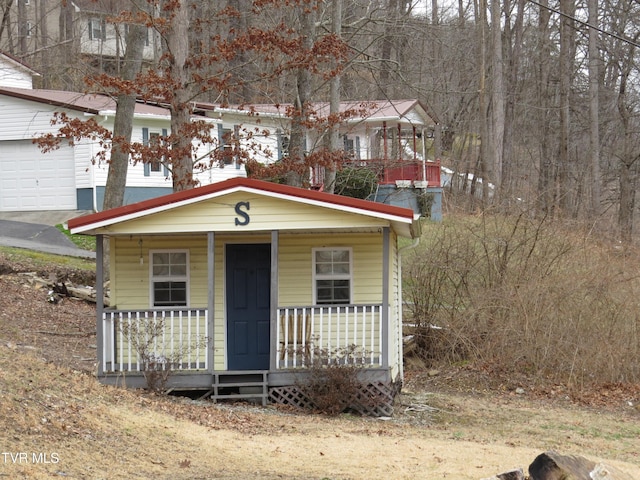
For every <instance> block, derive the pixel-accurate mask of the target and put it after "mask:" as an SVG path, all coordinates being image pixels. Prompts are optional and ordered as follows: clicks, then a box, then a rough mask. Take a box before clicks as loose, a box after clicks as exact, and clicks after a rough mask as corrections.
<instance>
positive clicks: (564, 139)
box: [556, 0, 575, 215]
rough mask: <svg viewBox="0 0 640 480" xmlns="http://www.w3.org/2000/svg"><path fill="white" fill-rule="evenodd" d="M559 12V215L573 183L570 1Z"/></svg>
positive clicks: (566, 211)
mask: <svg viewBox="0 0 640 480" xmlns="http://www.w3.org/2000/svg"><path fill="white" fill-rule="evenodd" d="M560 11H561V12H562V13H563V14H564V15H565V16H563V17H562V20H561V21H560V72H559V76H560V128H559V131H558V135H559V151H558V184H557V185H558V191H557V198H556V200H557V201H558V207H560V209H561V211H562V215H571V214H572V204H573V188H572V187H573V182H572V178H571V176H570V174H571V167H570V165H569V129H570V126H571V118H570V101H571V99H570V93H571V81H572V78H573V59H574V56H573V49H572V43H573V35H574V26H573V21H572V20H571V18H568V17H572V16H573V13H574V12H575V5H574V4H573V0H560Z"/></svg>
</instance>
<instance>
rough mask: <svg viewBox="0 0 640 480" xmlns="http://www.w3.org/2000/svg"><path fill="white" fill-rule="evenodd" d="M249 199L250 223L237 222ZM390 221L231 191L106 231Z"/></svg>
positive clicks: (281, 227)
mask: <svg viewBox="0 0 640 480" xmlns="http://www.w3.org/2000/svg"><path fill="white" fill-rule="evenodd" d="M239 202H249V204H250V208H249V210H247V209H246V208H244V209H243V210H244V211H245V212H246V214H248V215H249V216H250V222H249V224H248V225H245V226H242V225H236V224H235V221H236V219H240V220H242V217H239V216H238V214H237V213H236V210H235V208H236V204H238V203H239ZM387 223H388V222H386V221H385V220H381V219H376V218H372V217H369V216H366V215H358V214H352V213H345V212H343V211H337V210H332V209H328V208H326V207H318V206H314V205H306V204H303V203H298V202H293V201H290V200H283V199H279V198H272V197H266V196H262V195H258V194H249V193H240V192H238V193H232V194H227V195H224V196H222V197H219V198H214V199H211V200H206V201H201V202H198V203H194V204H190V205H185V206H183V207H176V208H173V209H171V210H169V211H166V212H159V213H156V214H152V215H147V216H145V217H143V218H138V219H134V220H130V221H127V222H121V223H119V224H117V225H113V226H109V227H105V228H104V229H103V232H104V233H119V234H122V233H131V234H138V233H158V234H162V233H180V232H196V231H199V232H207V231H217V232H219V231H224V232H229V231H231V232H237V233H244V231H246V230H249V229H250V230H252V231H256V230H262V231H269V230H273V229H274V228H277V229H279V230H300V229H306V228H316V229H317V228H353V227H373V228H376V227H383V226H386V225H387Z"/></svg>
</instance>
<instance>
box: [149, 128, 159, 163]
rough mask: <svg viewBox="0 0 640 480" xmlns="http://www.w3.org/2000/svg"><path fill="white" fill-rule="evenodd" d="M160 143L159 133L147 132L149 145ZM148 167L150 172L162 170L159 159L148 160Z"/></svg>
mask: <svg viewBox="0 0 640 480" xmlns="http://www.w3.org/2000/svg"><path fill="white" fill-rule="evenodd" d="M159 144H160V134H159V133H150V134H149V145H151V146H156V145H159ZM149 165H150V167H149V168H150V169H151V171H152V172H159V171H161V170H162V162H161V161H160V160H151V162H149Z"/></svg>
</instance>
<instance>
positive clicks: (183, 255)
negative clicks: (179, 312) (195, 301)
mask: <svg viewBox="0 0 640 480" xmlns="http://www.w3.org/2000/svg"><path fill="white" fill-rule="evenodd" d="M149 277H150V282H149V283H150V300H151V301H150V303H151V305H152V306H153V307H187V306H188V304H189V251H188V250H151V251H149Z"/></svg>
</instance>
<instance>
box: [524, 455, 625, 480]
mask: <svg viewBox="0 0 640 480" xmlns="http://www.w3.org/2000/svg"><path fill="white" fill-rule="evenodd" d="M529 478H530V480H605V479H606V480H633V479H632V478H631V477H629V476H628V475H626V474H624V473H622V472H619V471H617V470H616V469H614V468H613V467H609V466H606V465H604V464H596V463H595V462H593V461H591V460H588V459H586V458H584V457H579V456H575V455H560V454H559V453H557V452H554V451H548V452H545V453H542V454H540V455H538V456H537V457H536V459H535V460H534V461H533V463H532V464H531V465H529Z"/></svg>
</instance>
